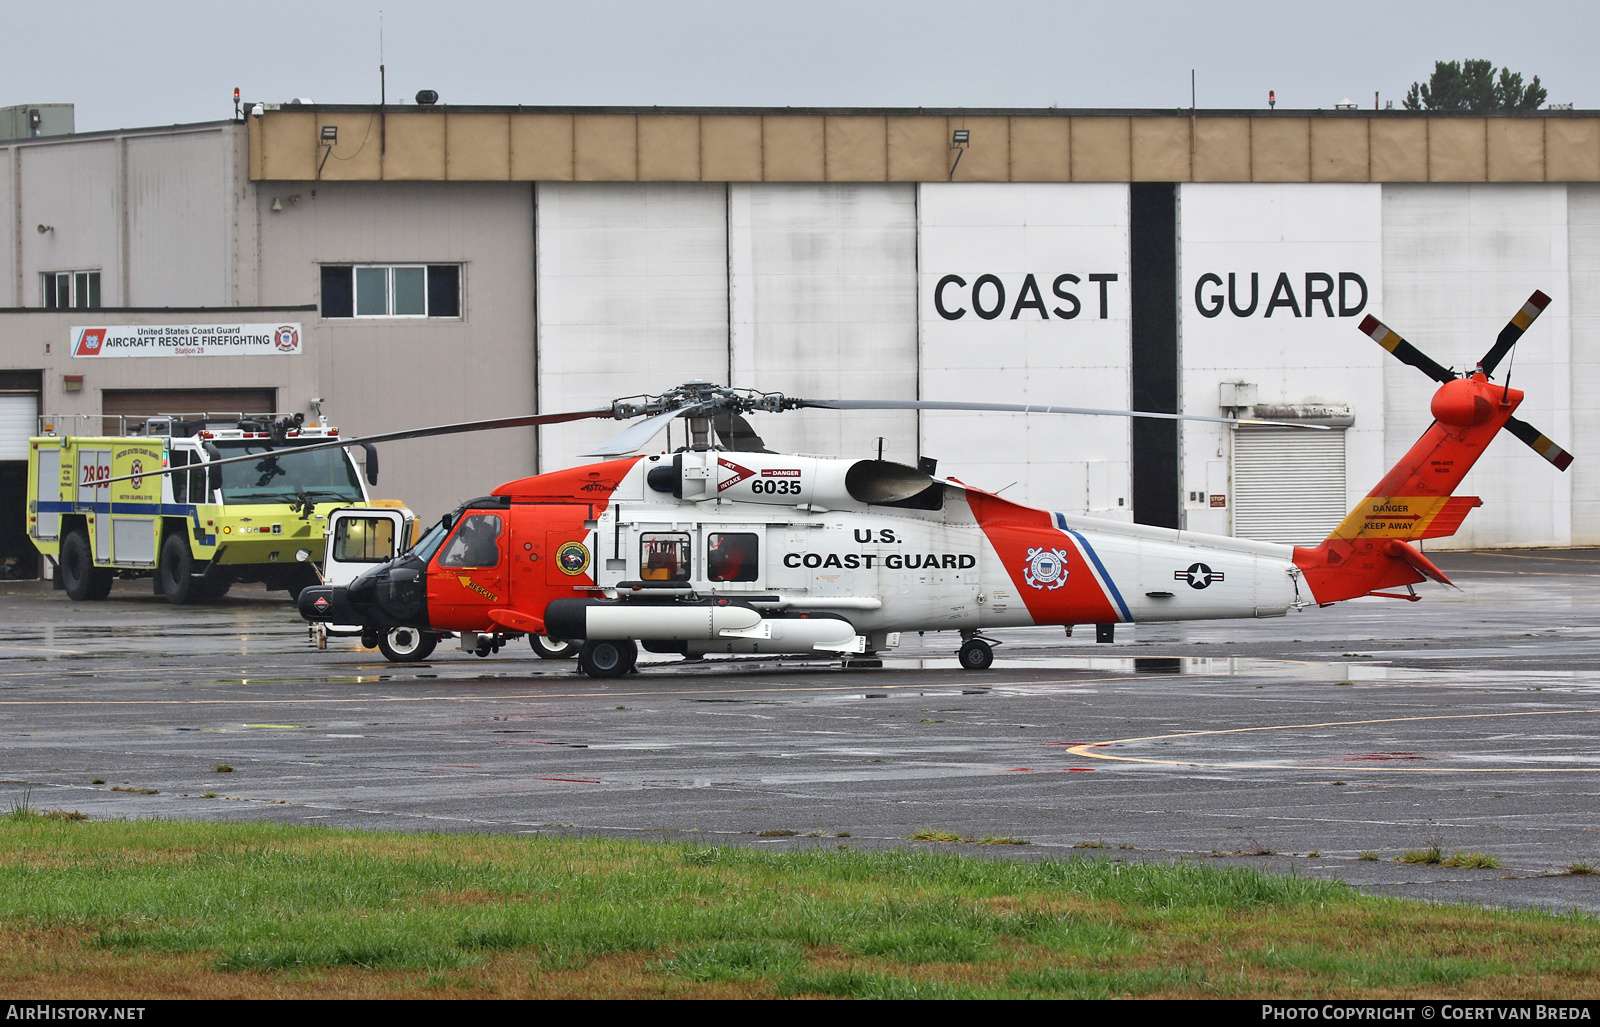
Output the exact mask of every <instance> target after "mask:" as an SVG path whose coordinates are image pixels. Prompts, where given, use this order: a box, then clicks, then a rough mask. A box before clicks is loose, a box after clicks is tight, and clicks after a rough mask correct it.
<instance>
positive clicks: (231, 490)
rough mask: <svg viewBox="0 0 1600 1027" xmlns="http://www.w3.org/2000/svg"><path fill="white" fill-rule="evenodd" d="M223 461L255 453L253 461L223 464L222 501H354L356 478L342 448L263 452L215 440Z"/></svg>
mask: <svg viewBox="0 0 1600 1027" xmlns="http://www.w3.org/2000/svg"><path fill="white" fill-rule="evenodd" d="M216 445H217V448H218V449H220V450H221V451H222V455H223V456H224V457H230V456H244V455H246V454H255V453H259V454H261V459H259V460H241V461H239V462H238V463H236V464H224V465H222V467H221V468H220V470H221V471H222V501H223V503H225V504H228V505H231V506H237V505H240V504H245V503H277V502H292V501H293V500H294V499H295V498H297V497H298V496H299V494H300V493H302V492H304V493H305V494H306V495H307V496H308V497H310V498H311V499H312V500H313V501H314V502H318V503H326V502H341V503H342V502H360V501H362V500H363V499H365V498H366V497H365V496H363V495H362V494H361V480H360V478H358V477H357V474H356V468H355V465H354V464H353V463H352V462H351V461H350V456H349V454H347V453H346V452H345V451H344V450H343V449H318V450H314V451H312V452H310V453H297V452H295V451H294V449H293V446H292V444H290V445H289V446H281V445H280V446H277V447H275V448H269V447H268V446H267V444H266V443H264V442H258V441H256V440H254V439H251V440H248V441H246V440H242V439H239V440H223V439H219V440H217V443H216Z"/></svg>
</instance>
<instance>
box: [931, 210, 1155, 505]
mask: <svg viewBox="0 0 1600 1027" xmlns="http://www.w3.org/2000/svg"><path fill="white" fill-rule="evenodd" d="M917 217H918V249H919V256H918V263H919V269H918V280H919V283H920V291H921V296H920V299H919V302H918V317H919V328H920V334H921V359H920V375H921V387H922V396H921V398H923V399H933V400H955V401H963V400H964V401H979V400H987V401H992V402H1009V403H1037V404H1043V405H1052V404H1053V405H1061V406H1087V407H1105V408H1112V409H1126V408H1127V407H1128V406H1129V387H1130V386H1129V376H1128V375H1129V371H1128V367H1129V345H1130V336H1129V330H1130V324H1131V315H1130V306H1129V293H1128V273H1129V241H1128V228H1129V215H1128V187H1127V185H1126V184H1124V183H1049V184H998V183H996V184H941V183H932V184H924V185H922V186H920V188H919V196H918V212H917ZM1097 277H1098V278H1099V279H1100V280H1096V278H1097ZM922 452H923V453H926V454H927V455H929V456H932V457H936V458H938V460H939V472H940V473H941V474H944V475H952V476H954V477H957V478H960V479H961V480H962V481H965V482H969V483H970V484H973V485H977V486H979V487H982V488H986V489H991V490H1000V489H1004V490H1005V496H1006V498H1007V499H1013V500H1016V501H1018V502H1022V503H1027V504H1030V505H1033V506H1039V507H1043V508H1045V509H1050V510H1061V511H1065V512H1082V511H1085V510H1087V511H1091V512H1094V513H1095V514H1096V515H1097V516H1103V517H1112V518H1123V519H1131V517H1132V508H1131V506H1130V504H1131V501H1132V498H1131V497H1132V490H1131V480H1130V475H1129V466H1130V462H1129V461H1130V454H1129V445H1128V426H1127V422H1126V421H1125V420H1124V419H1122V418H1117V417H1080V416H1072V415H1054V414H1036V415H1026V414H970V413H955V412H948V411H925V412H924V413H923V415H922Z"/></svg>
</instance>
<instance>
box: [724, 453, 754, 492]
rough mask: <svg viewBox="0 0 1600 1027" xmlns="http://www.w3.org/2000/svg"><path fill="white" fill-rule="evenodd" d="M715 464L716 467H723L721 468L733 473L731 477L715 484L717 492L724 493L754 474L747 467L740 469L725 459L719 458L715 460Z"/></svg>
mask: <svg viewBox="0 0 1600 1027" xmlns="http://www.w3.org/2000/svg"><path fill="white" fill-rule="evenodd" d="M717 464H718V466H720V467H723V468H725V469H727V470H730V471H732V472H733V473H732V474H731V475H729V476H728V477H726V478H724V479H723V480H722V481H720V482H719V483H718V484H717V491H718V492H722V491H725V490H726V489H731V488H733V487H734V486H735V485H737V484H739V483H740V482H741V481H744V480H745V479H746V478H748V477H750V476H751V475H752V474H754V473H756V472H754V471H752V470H751V469H750V468H748V467H741V466H739V465H738V464H736V463H734V462H733V461H732V460H725V459H723V458H721V457H718V458H717Z"/></svg>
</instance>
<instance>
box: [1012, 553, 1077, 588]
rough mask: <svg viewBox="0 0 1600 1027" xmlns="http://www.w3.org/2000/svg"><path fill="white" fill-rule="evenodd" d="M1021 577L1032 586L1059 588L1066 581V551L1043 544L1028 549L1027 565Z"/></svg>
mask: <svg viewBox="0 0 1600 1027" xmlns="http://www.w3.org/2000/svg"><path fill="white" fill-rule="evenodd" d="M1022 577H1023V580H1025V581H1027V583H1028V584H1029V585H1031V586H1032V587H1034V588H1045V589H1055V588H1060V587H1061V586H1062V585H1065V584H1066V583H1067V551H1066V550H1065V549H1046V548H1044V547H1043V546H1038V547H1036V548H1034V549H1030V550H1028V566H1027V567H1026V568H1025V569H1024V570H1023V572H1022Z"/></svg>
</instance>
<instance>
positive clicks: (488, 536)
mask: <svg viewBox="0 0 1600 1027" xmlns="http://www.w3.org/2000/svg"><path fill="white" fill-rule="evenodd" d="M499 563H500V515H499V514H485V513H475V514H468V515H467V516H465V517H463V518H461V525H460V527H458V528H457V529H456V533H455V537H454V538H452V539H451V540H450V541H449V542H447V543H446V544H445V547H444V555H443V556H440V557H439V566H440V567H462V568H469V567H494V566H496V565H497V564H499Z"/></svg>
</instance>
